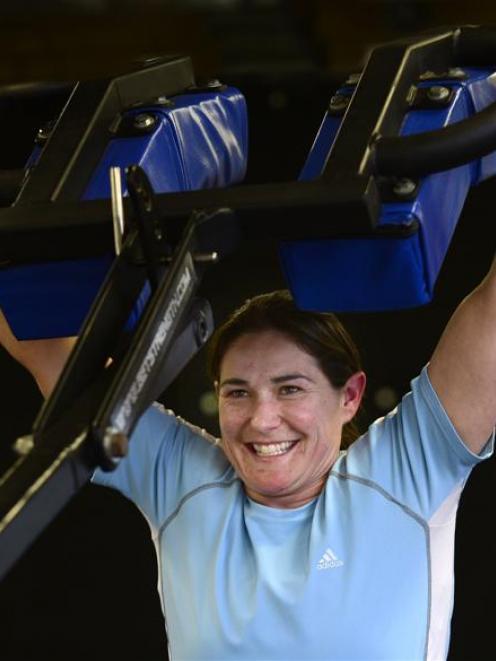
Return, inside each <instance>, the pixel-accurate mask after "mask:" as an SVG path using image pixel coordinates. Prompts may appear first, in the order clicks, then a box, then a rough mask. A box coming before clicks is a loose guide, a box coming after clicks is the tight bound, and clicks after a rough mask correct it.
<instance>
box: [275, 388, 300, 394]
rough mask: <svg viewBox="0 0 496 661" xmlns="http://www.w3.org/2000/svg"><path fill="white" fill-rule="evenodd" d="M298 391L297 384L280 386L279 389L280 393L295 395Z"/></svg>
mask: <svg viewBox="0 0 496 661" xmlns="http://www.w3.org/2000/svg"><path fill="white" fill-rule="evenodd" d="M299 392H301V388H300V387H299V386H281V390H280V393H281V395H296V394H297V393H299Z"/></svg>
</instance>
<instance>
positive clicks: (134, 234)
mask: <svg viewBox="0 0 496 661" xmlns="http://www.w3.org/2000/svg"><path fill="white" fill-rule="evenodd" d="M127 183H128V189H129V190H130V192H131V198H132V199H133V200H134V205H135V218H137V217H138V216H139V215H140V214H143V213H144V215H145V218H143V217H142V218H141V219H140V220H141V221H143V222H146V221H147V220H148V221H150V218H151V217H152V216H153V214H154V212H155V207H154V196H153V194H152V191H151V188H150V186H149V183H148V181H147V179H146V175H145V174H144V173H143V171H141V170H140V169H139V168H132V169H131V171H130V173H129V175H128V181H127ZM139 222H140V221H137V224H139ZM213 222H215V223H216V224H217V222H218V218H217V215H216V216H208V215H206V214H194V215H193V216H192V217H191V219H190V222H189V223H188V225H187V227H186V228H185V231H184V235H183V237H182V238H181V240H180V241H179V242H178V244H177V245H176V246H175V247H174V251H173V253H172V254H170V253H169V250H167V249H166V250H162V251H161V248H162V247H163V245H164V242H163V241H162V240H161V237H156V236H153V234H152V235H149V234H148V233H147V234H146V235H144V234H143V233H140V232H139V231H138V230H137V229H132V230H131V231H130V232H129V234H128V236H127V239H126V241H125V243H124V246H123V249H122V252H121V253H120V255H119V256H118V257H117V258H116V260H115V262H114V265H113V267H112V269H111V271H110V272H109V274H108V276H107V278H106V281H105V283H104V285H103V286H102V289H101V291H100V293H99V295H98V297H97V299H96V300H95V302H94V304H93V306H92V309H91V311H90V313H89V315H88V317H87V320H86V322H85V324H84V326H83V328H82V331H81V335H80V337H79V339H78V342H77V344H76V346H75V348H74V351H73V352H72V354H71V356H70V358H69V360H68V362H67V365H66V367H65V368H64V371H63V373H62V375H61V377H60V379H59V382H58V384H57V386H56V388H55V390H54V392H53V394H52V396H51V397H50V399H49V400H48V401H47V402H46V404H45V406H44V407H43V408H42V410H41V412H40V415H39V416H38V418H37V420H36V422H35V424H34V427H33V432H32V435H31V436H29V437H26V438H23V439H20V440H19V441H18V443H17V446H16V447H17V450H18V452H19V453H20V455H21V456H20V458H19V460H18V461H17V463H16V464H15V465H14V466H13V467H12V469H11V470H10V471H8V473H7V474H6V475H4V476H3V477H2V479H1V481H0V487H1V489H0V547H1V553H0V576H1V575H3V574H4V573H5V572H6V571H8V569H9V567H10V566H11V565H12V564H13V562H15V560H16V559H17V558H18V557H19V555H20V554H21V553H22V552H23V551H24V549H25V548H26V546H28V544H29V543H30V542H31V541H32V540H33V539H34V538H35V537H36V536H37V535H38V534H39V532H40V531H41V530H43V528H44V527H45V526H46V525H47V524H48V523H49V522H50V521H51V519H52V518H53V517H54V516H55V515H56V514H57V513H58V512H59V510H60V509H61V507H62V506H63V505H64V504H65V503H66V502H67V501H68V500H69V499H70V498H71V497H72V496H73V495H74V494H75V493H77V491H78V489H79V488H80V487H81V486H82V484H84V483H85V482H86V481H87V480H88V479H89V478H90V477H91V474H92V472H93V470H94V469H95V467H96V466H98V465H100V466H101V467H102V468H104V469H106V470H111V469H112V468H114V467H115V466H116V464H117V462H118V461H119V459H120V457H122V456H124V454H125V453H126V451H127V442H128V437H129V435H130V434H131V433H132V430H133V428H134V426H135V424H136V422H137V420H138V418H139V416H140V415H141V413H142V412H143V411H144V409H145V408H146V407H147V406H149V405H150V403H151V402H152V401H153V400H154V399H156V398H157V397H158V396H159V394H160V393H161V392H162V391H163V390H164V389H165V388H166V387H167V386H168V385H169V384H170V382H171V381H172V380H173V379H174V378H175V377H176V376H177V374H178V373H179V372H180V371H181V369H182V368H183V367H184V365H185V364H186V363H187V362H188V361H189V360H190V358H191V356H192V355H194V353H196V351H197V350H198V349H199V348H201V346H203V344H204V343H205V342H206V340H207V339H208V337H209V336H210V334H211V332H212V329H213V320H212V314H211V310H210V307H209V305H208V303H207V302H206V301H203V300H201V299H197V298H195V297H194V295H195V293H196V291H197V288H198V284H199V282H200V279H201V275H202V272H203V270H204V268H205V265H206V264H207V263H208V262H209V261H215V259H216V255H213V254H211V253H208V252H205V250H204V248H205V247H207V248H208V245H207V246H205V244H204V243H203V242H202V239H201V237H202V232H203V233H204V234H203V235H205V229H206V226H211V224H212V223H213ZM231 227H233V225H232V224H231ZM208 229H209V231H211V229H212V228H211V227H209V228H208ZM200 230H201V231H200ZM236 240H237V236H236V234H235V233H232V232H229V231H228V232H226V233H224V235H223V239H222V241H221V242H220V244H222V245H223V248H224V250H225V251H227V250H232V249H233V248H234V247H235V244H236ZM146 241H149V242H150V243H154V244H155V245H154V246H153V250H155V251H156V253H155V260H154V265H153V267H154V268H155V269H156V270H155V272H154V276H155V278H156V287H155V288H154V289H153V288H152V292H151V294H150V295H149V299H148V302H147V304H146V307H145V310H144V312H143V314H142V315H141V317H140V319H139V321H138V324H137V326H136V328H135V330H134V331H133V332H128V331H126V329H125V324H126V321H127V319H128V318H129V315H130V313H131V311H132V309H133V307H134V306H135V305H136V301H137V300H138V299H139V297H140V295H142V293H143V289H144V287H145V286H146V283H147V281H148V276H149V274H150V265H148V266H147V263H146V261H145V259H143V256H144V255H145V256H146V255H147V254H149V252H150V250H149V249H150V245H148V247H146V245H145V242H146ZM119 345H120V349H119V350H118V351H117V352H116V347H119ZM109 358H112V360H113V363H112V364H111V365H110V366H108V365H107V364H108V361H109ZM69 439H70V440H69Z"/></svg>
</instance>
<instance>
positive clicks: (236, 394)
mask: <svg viewBox="0 0 496 661" xmlns="http://www.w3.org/2000/svg"><path fill="white" fill-rule="evenodd" d="M247 394H248V393H247V391H246V390H243V389H242V388H236V390H229V391H228V392H227V393H226V397H230V398H231V399H241V398H242V397H246V395H247Z"/></svg>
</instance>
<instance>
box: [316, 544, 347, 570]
mask: <svg viewBox="0 0 496 661" xmlns="http://www.w3.org/2000/svg"><path fill="white" fill-rule="evenodd" d="M342 565H343V561H342V560H340V559H339V558H338V557H337V555H336V554H335V553H334V552H333V551H332V549H326V552H325V553H324V555H323V556H322V557H321V558H320V560H319V562H318V563H317V569H334V568H335V567H341V566H342Z"/></svg>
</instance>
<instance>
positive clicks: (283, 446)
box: [252, 441, 296, 457]
mask: <svg viewBox="0 0 496 661" xmlns="http://www.w3.org/2000/svg"><path fill="white" fill-rule="evenodd" d="M295 443H296V441H286V442H285V443H271V444H270V445H259V444H257V443H253V444H252V445H253V448H254V450H255V452H256V453H257V454H258V455H262V456H264V457H268V456H274V455H276V454H284V453H285V452H287V451H288V450H289V448H291V447H293V445H294V444H295Z"/></svg>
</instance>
